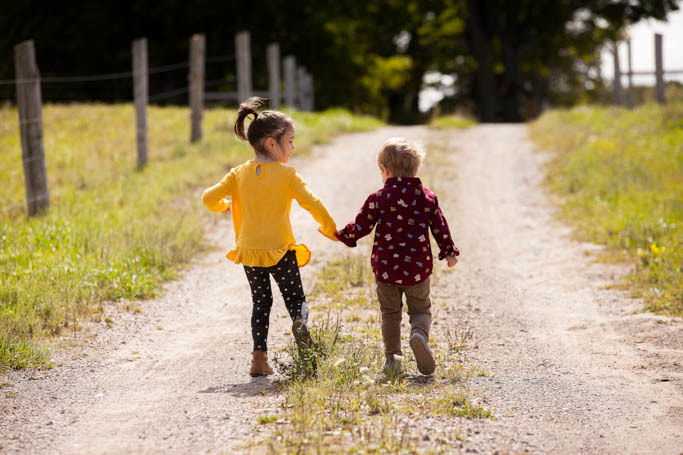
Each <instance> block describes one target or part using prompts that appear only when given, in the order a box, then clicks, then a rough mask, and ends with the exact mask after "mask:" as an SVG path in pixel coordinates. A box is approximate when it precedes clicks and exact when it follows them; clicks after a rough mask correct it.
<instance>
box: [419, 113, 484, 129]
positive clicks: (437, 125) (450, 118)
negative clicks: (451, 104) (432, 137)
mask: <svg viewBox="0 0 683 455" xmlns="http://www.w3.org/2000/svg"><path fill="white" fill-rule="evenodd" d="M476 124H477V122H476V121H474V120H472V119H469V118H467V117H463V116H462V115H457V114H453V115H444V116H442V117H436V118H434V119H433V120H432V121H431V122H430V123H429V127H430V128H434V129H438V130H445V129H453V128H469V127H471V126H474V125H476Z"/></svg>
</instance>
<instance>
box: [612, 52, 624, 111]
mask: <svg viewBox="0 0 683 455" xmlns="http://www.w3.org/2000/svg"><path fill="white" fill-rule="evenodd" d="M612 55H613V56H614V83H613V84H612V99H613V102H614V104H617V105H619V106H623V104H624V89H623V87H622V86H621V67H620V66H619V44H618V43H617V42H616V41H615V42H614V43H613V44H612Z"/></svg>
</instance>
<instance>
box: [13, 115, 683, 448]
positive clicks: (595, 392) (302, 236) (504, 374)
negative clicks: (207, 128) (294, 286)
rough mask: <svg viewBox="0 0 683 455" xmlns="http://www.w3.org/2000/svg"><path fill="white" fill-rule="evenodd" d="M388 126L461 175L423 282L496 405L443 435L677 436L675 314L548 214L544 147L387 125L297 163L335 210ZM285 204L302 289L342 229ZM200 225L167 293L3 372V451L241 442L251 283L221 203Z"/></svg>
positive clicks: (367, 185) (608, 441)
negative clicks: (42, 365) (319, 223)
mask: <svg viewBox="0 0 683 455" xmlns="http://www.w3.org/2000/svg"><path fill="white" fill-rule="evenodd" d="M396 135H402V136H407V137H409V138H412V139H419V140H423V141H424V142H436V143H444V144H445V145H446V147H447V150H449V154H448V157H449V164H444V166H450V167H452V168H453V169H454V172H455V175H456V176H457V177H456V178H455V179H452V180H451V179H444V180H443V181H441V180H439V181H438V191H439V197H440V200H441V204H442V206H443V207H444V209H445V211H446V215H447V216H448V218H449V220H450V222H451V228H452V231H453V233H454V237H455V238H456V244H457V245H458V247H460V249H461V251H462V259H461V262H460V263H459V264H458V266H457V268H458V270H457V272H456V273H454V274H450V275H449V277H452V280H449V281H447V282H443V283H442V284H441V285H440V286H439V287H437V288H435V289H434V291H433V294H434V296H435V299H437V300H439V299H440V300H445V301H448V302H450V303H451V304H452V305H453V306H454V307H455V308H456V309H458V314H459V316H458V318H457V320H453V321H443V322H444V323H449V324H452V325H453V326H454V327H457V328H459V329H463V328H465V327H470V328H472V330H473V331H474V333H475V334H476V339H477V340H478V342H477V343H476V345H473V346H472V347H471V353H470V357H471V359H472V360H473V362H475V363H477V364H478V366H480V367H481V368H484V369H486V370H488V371H490V372H491V373H492V375H491V376H488V377H482V378H478V379H476V380H474V381H475V382H474V388H475V392H476V393H477V394H479V395H481V396H483V397H484V398H485V399H486V400H487V403H488V405H489V406H490V407H491V408H492V409H493V410H494V413H495V415H496V416H497V419H495V420H493V421H489V420H481V421H463V422H462V427H463V429H464V431H465V433H466V439H465V441H464V443H463V445H462V447H453V451H454V452H458V451H462V452H466V451H473V450H476V451H479V452H482V453H489V452H494V451H496V450H498V451H501V452H506V451H508V452H524V451H529V452H540V453H577V452H583V453H595V452H601V453H672V454H677V453H680V452H681V451H682V450H683V373H682V370H683V367H682V365H683V334H682V332H681V325H680V323H674V322H671V321H670V320H669V319H667V318H662V317H655V316H652V315H648V314H632V312H633V310H635V309H637V308H638V306H637V303H634V302H633V301H631V300H630V299H628V297H627V296H626V295H625V294H624V293H622V292H620V291H617V290H613V289H607V288H606V286H607V285H609V284H610V283H613V282H614V281H615V280H616V279H617V277H618V276H619V274H620V273H623V272H624V269H620V268H618V267H614V266H605V265H601V264H595V263H593V260H592V255H591V251H594V250H595V247H592V246H589V245H583V244H579V243H577V242H574V241H572V240H571V239H570V237H569V230H568V229H567V228H566V227H564V226H562V225H561V224H559V223H558V222H557V221H555V220H554V218H553V209H552V207H551V205H550V204H549V202H548V199H547V196H545V195H544V193H543V191H542V189H541V186H540V183H541V179H542V165H543V162H544V160H545V159H546V156H545V155H543V154H539V153H534V152H533V150H532V146H531V144H530V143H529V141H528V139H527V138H526V130H525V127H524V126H523V125H490V126H480V127H475V128H472V129H470V130H467V131H455V132H449V133H434V132H432V131H429V130H426V129H424V128H421V127H410V128H384V129H381V130H378V131H375V132H371V133H363V134H356V135H350V136H345V137H342V138H339V139H338V140H336V141H335V142H334V143H333V144H331V145H329V146H325V147H321V148H320V149H319V150H318V151H317V152H316V154H315V156H314V157H313V158H311V159H305V160H297V161H295V162H293V163H292V164H293V165H294V166H296V167H297V169H298V170H299V172H300V173H301V175H302V176H303V177H304V179H305V180H306V181H307V182H308V184H309V187H310V188H311V189H312V190H313V191H314V192H315V193H316V194H317V195H319V196H320V197H321V198H322V199H323V200H324V201H325V203H326V205H327V206H328V208H330V211H331V212H332V214H333V216H334V217H335V219H336V220H337V222H338V223H339V224H341V223H344V222H346V221H348V220H349V219H350V218H351V217H352V216H354V215H355V213H356V210H357V209H358V208H359V207H360V205H361V203H362V201H363V200H364V198H365V197H366V196H367V194H369V193H370V192H371V191H374V190H376V189H377V188H378V187H379V185H380V178H379V173H378V170H377V166H376V163H375V151H376V150H377V148H378V147H379V145H380V144H381V142H382V141H383V140H384V139H386V138H388V137H390V136H396ZM218 174H220V173H217V178H219V177H220V175H218ZM437 180H438V175H437ZM211 183H212V182H206V184H207V186H208V185H209V184H211ZM197 197H198V196H197ZM292 219H293V226H294V232H295V235H296V236H297V240H298V241H302V242H304V243H306V244H307V245H308V246H309V247H310V248H311V250H312V251H313V262H312V264H311V265H309V266H307V267H305V268H304V269H302V275H303V278H304V283H305V287H306V288H307V289H310V286H311V282H312V280H313V278H314V274H315V270H316V268H317V267H319V266H320V264H322V263H323V262H324V261H325V260H326V259H329V258H331V257H333V256H334V255H338V254H340V253H341V252H342V251H343V246H341V245H337V244H333V243H331V242H329V241H328V240H326V239H324V238H323V237H322V236H320V235H319V234H318V233H317V232H316V231H315V228H316V226H315V222H314V221H313V220H312V219H311V218H310V216H308V215H307V214H306V213H305V212H303V211H302V210H300V209H298V208H296V209H295V210H293V216H292ZM210 237H211V239H212V241H213V242H214V243H215V244H216V245H219V248H217V250H216V251H214V252H212V253H210V254H208V255H206V256H205V257H202V258H200V259H199V260H198V261H197V262H196V263H195V264H194V265H193V266H192V267H191V268H190V269H189V270H188V271H187V272H186V273H185V274H184V275H183V277H182V278H181V279H179V280H177V281H175V282H173V283H170V284H169V285H168V286H167V287H166V291H165V294H164V296H163V297H161V298H159V299H156V300H153V301H150V302H142V303H135V304H134V305H135V306H139V307H140V309H141V313H139V314H136V313H135V312H120V311H115V310H114V309H112V310H111V311H112V316H111V317H112V319H113V320H114V323H113V325H112V327H111V328H103V327H95V328H93V329H92V330H91V332H90V334H91V336H86V334H84V333H77V336H75V337H71V338H69V339H66V340H64V343H63V344H64V345H65V346H67V347H68V349H61V350H59V351H58V352H56V361H57V366H56V367H55V368H54V369H52V370H49V371H47V372H12V373H10V374H9V375H7V376H6V377H5V378H4V379H3V380H2V381H0V382H2V389H1V390H0V393H2V394H1V395H0V409H2V416H1V417H0V435H1V436H0V452H8V453H38V452H40V453H69V454H71V453H88V454H90V453H131V452H132V453H139V452H147V453H197V452H210V453H221V452H224V453H234V452H235V451H240V452H245V453H246V452H249V448H248V442H249V440H251V439H252V438H254V435H255V428H257V425H256V422H255V418H256V416H258V415H260V414H262V413H263V412H266V411H267V410H268V409H272V408H275V407H276V406H277V403H278V399H279V398H278V396H277V394H276V392H275V391H274V390H273V389H272V387H271V383H270V381H269V380H268V379H266V378H259V379H255V380H252V379H251V378H250V377H249V376H248V375H247V374H246V372H247V370H248V366H249V358H250V357H249V353H250V351H251V336H250V330H249V314H250V304H249V292H248V285H247V282H246V279H245V277H244V272H243V271H242V269H241V267H238V266H235V265H232V264H230V263H228V262H227V261H226V260H225V259H224V256H223V253H224V251H225V250H227V249H228V247H229V245H231V243H232V242H233V237H232V230H231V228H230V223H229V220H228V219H227V218H224V219H218V221H217V222H216V224H215V225H213V226H211V228H210ZM442 281H443V280H442ZM271 317H272V324H271V336H270V338H269V340H270V345H271V346H276V345H278V344H282V343H284V342H285V341H286V340H287V339H288V337H289V336H290V335H289V334H288V331H289V320H288V318H287V316H286V311H285V309H284V305H283V304H282V301H281V299H280V298H279V297H276V302H275V306H274V311H273V313H272V315H271Z"/></svg>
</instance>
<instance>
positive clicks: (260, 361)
mask: <svg viewBox="0 0 683 455" xmlns="http://www.w3.org/2000/svg"><path fill="white" fill-rule="evenodd" d="M249 374H250V375H251V376H252V377H256V376H268V375H269V374H273V369H272V368H271V367H270V365H268V354H266V353H265V352H263V351H254V352H252V353H251V369H250V370H249Z"/></svg>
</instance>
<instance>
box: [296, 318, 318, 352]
mask: <svg viewBox="0 0 683 455" xmlns="http://www.w3.org/2000/svg"><path fill="white" fill-rule="evenodd" d="M292 334H293V335H294V339H295V340H296V345H297V346H298V348H299V350H307V349H311V348H312V347H313V339H312V338H311V334H310V333H309V332H308V327H306V323H305V322H304V321H303V319H301V318H296V319H295V320H294V323H293V324H292Z"/></svg>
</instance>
